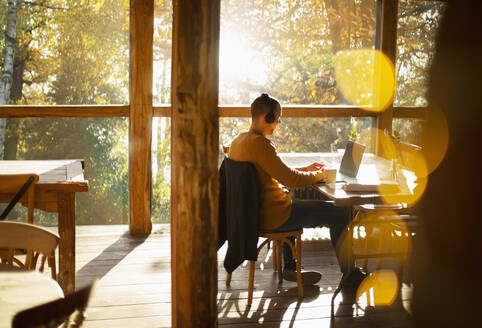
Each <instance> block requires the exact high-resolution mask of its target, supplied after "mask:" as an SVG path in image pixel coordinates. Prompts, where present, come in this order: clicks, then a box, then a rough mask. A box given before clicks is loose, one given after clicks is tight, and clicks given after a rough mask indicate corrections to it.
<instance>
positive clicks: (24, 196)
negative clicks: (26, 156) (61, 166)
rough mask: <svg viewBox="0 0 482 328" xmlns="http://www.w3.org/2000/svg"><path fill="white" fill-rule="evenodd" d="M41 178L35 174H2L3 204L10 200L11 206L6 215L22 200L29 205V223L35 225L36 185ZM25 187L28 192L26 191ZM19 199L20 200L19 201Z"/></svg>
mask: <svg viewBox="0 0 482 328" xmlns="http://www.w3.org/2000/svg"><path fill="white" fill-rule="evenodd" d="M38 180H39V177H38V175H37V174H35V173H30V174H0V195H2V198H1V200H2V202H5V200H7V199H8V202H10V204H9V205H8V207H7V208H6V209H5V211H4V213H5V215H7V214H8V212H10V210H11V209H12V208H13V206H15V204H16V203H17V202H18V201H19V200H20V201H21V202H22V203H24V204H27V209H28V215H27V221H28V223H33V211H34V201H35V197H34V196H35V185H36V184H37V182H38ZM28 182H29V183H28ZM24 186H25V187H26V190H24ZM17 198H18V199H17Z"/></svg>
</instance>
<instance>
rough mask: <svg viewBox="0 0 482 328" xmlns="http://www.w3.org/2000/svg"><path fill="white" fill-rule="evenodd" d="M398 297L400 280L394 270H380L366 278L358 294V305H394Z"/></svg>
mask: <svg viewBox="0 0 482 328" xmlns="http://www.w3.org/2000/svg"><path fill="white" fill-rule="evenodd" d="M397 295H398V278H397V275H396V274H395V273H394V272H393V271H392V270H378V271H375V272H374V273H371V274H370V275H368V277H366V278H365V279H364V280H363V281H362V283H361V284H360V286H359V287H358V290H357V292H356V297H357V299H358V303H359V304H360V305H362V304H363V303H365V302H366V305H367V306H389V305H392V304H393V302H394V301H395V299H396V297H397Z"/></svg>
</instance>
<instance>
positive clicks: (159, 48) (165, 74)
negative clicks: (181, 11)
mask: <svg viewBox="0 0 482 328" xmlns="http://www.w3.org/2000/svg"><path fill="white" fill-rule="evenodd" d="M171 51H172V1H171V0H167V1H156V2H155V7H154V49H153V57H154V63H153V64H154V71H153V74H154V75H153V82H152V88H153V90H152V94H153V102H154V104H157V105H159V104H170V103H171Z"/></svg>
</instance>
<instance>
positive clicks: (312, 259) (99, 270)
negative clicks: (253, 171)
mask: <svg viewBox="0 0 482 328" xmlns="http://www.w3.org/2000/svg"><path fill="white" fill-rule="evenodd" d="M127 229H128V227H127V226H90V227H89V226H82V227H77V240H76V242H77V248H76V249H77V256H76V260H77V263H76V264H77V287H81V286H83V285H86V284H89V283H91V282H92V281H94V280H97V285H96V289H95V291H94V293H93V295H92V298H91V300H90V303H89V308H88V311H87V319H86V321H85V324H84V326H85V327H103V328H109V327H136V328H141V327H170V326H171V285H170V283H171V276H170V235H169V226H168V225H154V228H153V233H152V234H151V235H150V236H149V237H148V238H135V237H131V236H130V235H129V234H128V233H127ZM303 236H304V238H305V240H304V241H303V246H302V247H303V260H302V261H303V267H304V269H305V270H317V271H319V272H321V274H322V280H321V281H320V282H319V283H317V284H316V285H314V286H305V297H304V298H303V299H299V298H298V294H297V287H296V283H292V282H282V283H281V284H280V283H278V279H277V275H276V274H275V273H274V272H273V269H272V262H271V251H266V250H264V251H263V252H262V253H261V254H260V258H259V260H258V262H257V264H256V271H255V278H254V282H255V283H254V288H255V289H254V295H253V303H252V305H251V306H250V307H248V306H247V297H248V292H247V287H248V271H249V265H248V264H247V263H243V264H242V265H241V266H240V267H239V268H238V269H237V270H236V271H235V272H234V273H233V276H232V281H231V284H230V286H226V284H225V278H226V272H225V270H224V268H223V262H222V260H223V258H224V254H225V252H226V249H225V247H223V248H221V249H220V251H219V252H218V267H219V270H218V294H217V295H218V326H219V327H236V328H242V327H254V326H259V325H262V326H265V327H332V326H333V325H335V326H337V327H353V328H359V327H374V326H383V327H411V326H412V325H411V322H410V315H409V314H408V313H409V311H407V309H409V306H410V299H411V289H410V288H408V286H406V285H403V286H404V287H403V288H402V292H401V293H399V294H398V297H397V300H396V302H395V305H393V306H391V307H386V308H379V307H377V308H376V309H375V310H374V311H367V313H364V311H363V309H360V310H359V311H358V313H357V312H356V311H355V306H354V305H353V302H352V300H346V299H344V298H343V296H342V295H339V296H338V297H337V298H336V301H335V309H334V310H335V313H336V316H335V318H334V319H332V318H331V298H332V295H333V292H334V290H335V288H336V286H337V285H338V282H339V281H340V278H341V272H340V270H339V267H338V263H337V260H336V257H335V253H334V251H333V248H332V246H331V244H330V242H329V239H328V238H327V236H329V235H328V233H327V230H320V229H307V230H305V233H304V234H303Z"/></svg>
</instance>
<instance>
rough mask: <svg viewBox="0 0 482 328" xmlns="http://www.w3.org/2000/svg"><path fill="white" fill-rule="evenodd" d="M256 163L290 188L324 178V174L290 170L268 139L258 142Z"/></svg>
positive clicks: (307, 184)
mask: <svg viewBox="0 0 482 328" xmlns="http://www.w3.org/2000/svg"><path fill="white" fill-rule="evenodd" d="M256 143H257V145H256V146H255V147H254V148H255V149H256V154H254V155H255V157H256V158H255V162H256V163H257V164H258V165H259V166H260V167H261V168H262V169H263V170H264V171H266V173H268V174H269V175H270V176H271V177H272V178H273V179H276V180H277V181H278V182H280V183H281V184H283V185H285V186H287V187H289V188H296V187H304V186H309V185H312V184H314V183H315V182H317V181H319V180H321V179H323V178H324V174H323V173H322V172H302V171H297V170H295V169H292V168H290V167H289V166H288V165H286V164H285V163H284V162H283V161H282V160H281V158H280V157H279V156H278V154H277V152H276V149H275V147H274V146H273V144H272V143H271V142H270V141H269V140H268V139H266V138H258V139H257V140H256Z"/></svg>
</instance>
